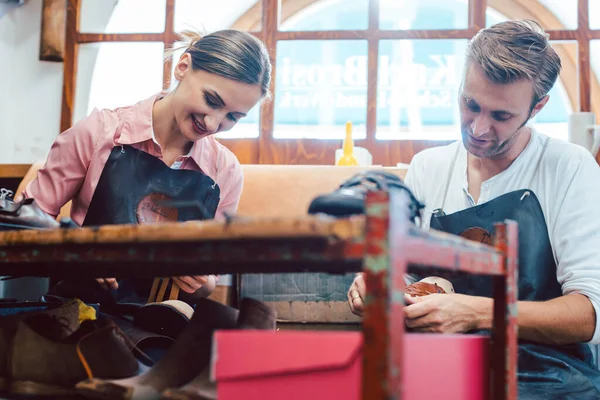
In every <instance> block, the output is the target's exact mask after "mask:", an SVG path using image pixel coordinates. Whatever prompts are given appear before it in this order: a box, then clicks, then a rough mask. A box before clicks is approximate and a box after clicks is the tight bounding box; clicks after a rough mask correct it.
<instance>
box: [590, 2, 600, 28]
mask: <svg viewBox="0 0 600 400" xmlns="http://www.w3.org/2000/svg"><path fill="white" fill-rule="evenodd" d="M589 5H590V6H589V15H590V28H592V29H600V1H598V0H590V2H589Z"/></svg>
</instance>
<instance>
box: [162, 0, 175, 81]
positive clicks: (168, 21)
mask: <svg viewBox="0 0 600 400" xmlns="http://www.w3.org/2000/svg"><path fill="white" fill-rule="evenodd" d="M173 36H175V0H167V10H166V12H165V33H164V34H163V39H162V40H163V42H164V43H165V50H167V49H170V48H171V47H172V46H173V44H174V43H175V41H174V40H173ZM172 68H173V59H172V58H170V59H169V60H167V61H166V62H165V63H164V64H163V89H165V90H166V89H168V88H169V86H171V70H172Z"/></svg>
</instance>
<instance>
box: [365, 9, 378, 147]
mask: <svg viewBox="0 0 600 400" xmlns="http://www.w3.org/2000/svg"><path fill="white" fill-rule="evenodd" d="M378 29H379V0H370V2H369V33H370V35H371V36H373V35H374V34H375V33H377V31H378ZM367 52H368V68H367V82H368V84H367V110H366V111H367V118H366V121H367V126H366V129H367V140H366V143H367V148H372V147H373V145H374V144H375V141H376V139H375V134H376V131H377V80H378V79H377V78H378V75H379V39H377V38H372V39H369V43H368V50H367Z"/></svg>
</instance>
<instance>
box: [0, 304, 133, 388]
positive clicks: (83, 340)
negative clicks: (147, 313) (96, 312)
mask: <svg viewBox="0 0 600 400" xmlns="http://www.w3.org/2000/svg"><path fill="white" fill-rule="evenodd" d="M67 333H68V330H66V329H64V327H63V323H62V322H61V320H59V319H56V318H53V317H51V316H48V315H46V314H41V315H34V316H31V317H28V318H25V319H23V320H22V321H21V322H19V324H18V327H17V331H16V334H15V338H14V341H13V343H12V346H11V349H10V355H9V357H10V358H9V363H8V368H9V374H10V378H11V383H10V391H11V393H13V394H18V395H36V396H52V397H54V396H62V395H71V394H74V393H75V390H74V386H75V384H76V383H77V382H79V381H81V380H84V379H87V378H92V377H99V378H107V379H114V378H125V377H130V376H133V375H135V374H137V373H139V372H140V364H139V362H138V361H137V359H136V358H135V357H134V356H133V354H132V353H131V351H130V350H129V347H128V346H127V344H126V343H125V339H124V337H125V335H124V334H123V333H122V332H120V331H119V329H118V327H117V326H116V325H115V324H114V322H112V321H111V320H109V319H107V318H99V319H97V320H87V321H84V322H82V323H81V325H80V327H79V329H77V331H75V332H74V333H73V334H71V335H68V334H67Z"/></svg>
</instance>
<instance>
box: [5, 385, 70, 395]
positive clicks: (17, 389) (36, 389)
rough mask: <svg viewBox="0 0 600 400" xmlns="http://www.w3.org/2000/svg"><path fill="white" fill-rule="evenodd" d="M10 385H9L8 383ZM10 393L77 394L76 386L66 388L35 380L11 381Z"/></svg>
mask: <svg viewBox="0 0 600 400" xmlns="http://www.w3.org/2000/svg"><path fill="white" fill-rule="evenodd" d="M7 386H8V385H7ZM9 391H10V393H11V394H16V395H19V396H44V397H56V396H73V395H75V394H77V392H76V391H75V388H65V387H62V386H58V385H49V384H46V383H40V382H33V381H12V382H11V383H10V390H9Z"/></svg>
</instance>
